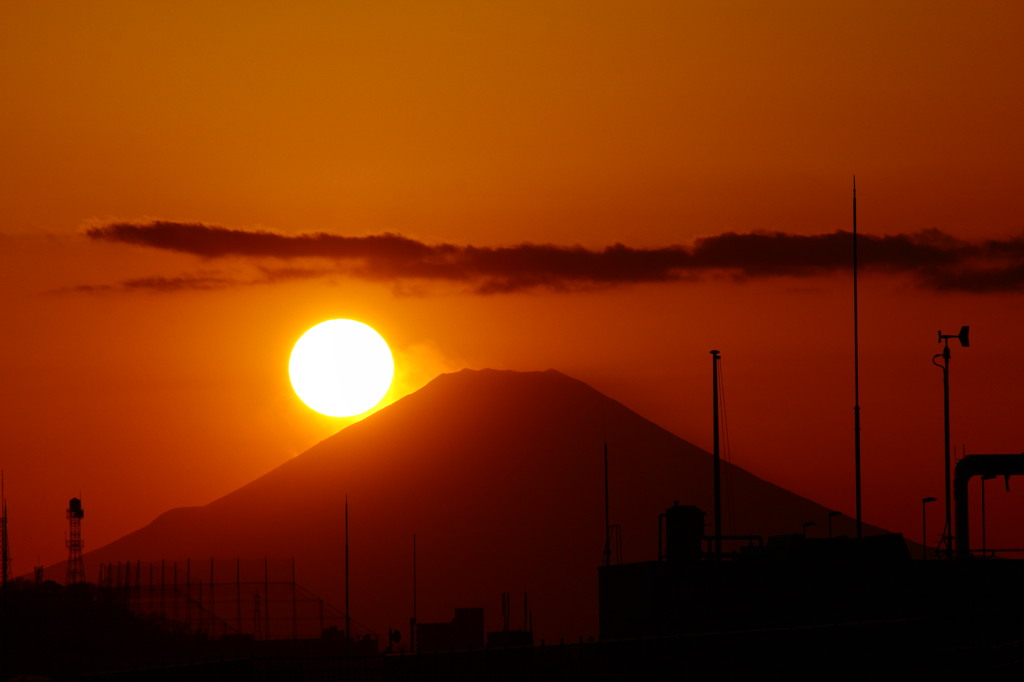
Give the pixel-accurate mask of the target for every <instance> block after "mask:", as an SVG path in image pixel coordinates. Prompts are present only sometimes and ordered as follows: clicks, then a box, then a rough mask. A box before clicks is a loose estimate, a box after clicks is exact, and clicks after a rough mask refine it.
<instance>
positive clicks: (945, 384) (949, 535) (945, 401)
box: [942, 341, 953, 558]
mask: <svg viewBox="0 0 1024 682" xmlns="http://www.w3.org/2000/svg"><path fill="white" fill-rule="evenodd" d="M942 360H943V364H942V419H943V425H942V430H943V437H944V441H945V443H944V451H943V452H944V454H943V460H942V461H943V465H944V467H945V473H946V536H945V539H944V541H945V543H946V554H947V556H948V557H950V558H952V557H953V525H952V524H953V506H952V498H951V496H950V480H949V477H950V468H951V466H950V461H949V460H950V456H949V341H946V345H945V347H944V348H943V349H942Z"/></svg>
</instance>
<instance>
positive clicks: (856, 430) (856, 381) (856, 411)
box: [853, 175, 863, 539]
mask: <svg viewBox="0 0 1024 682" xmlns="http://www.w3.org/2000/svg"><path fill="white" fill-rule="evenodd" d="M853 469H854V484H853V486H854V495H855V496H856V498H857V503H856V504H857V538H858V539H860V538H861V537H863V526H862V521H861V509H860V330H859V327H858V319H857V176H856V175H855V176H853Z"/></svg>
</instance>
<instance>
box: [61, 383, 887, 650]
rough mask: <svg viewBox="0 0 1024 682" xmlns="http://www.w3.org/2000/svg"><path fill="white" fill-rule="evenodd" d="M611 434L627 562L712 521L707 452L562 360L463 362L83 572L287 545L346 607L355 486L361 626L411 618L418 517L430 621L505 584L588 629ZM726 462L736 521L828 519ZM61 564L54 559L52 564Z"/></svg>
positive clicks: (116, 547)
mask: <svg viewBox="0 0 1024 682" xmlns="http://www.w3.org/2000/svg"><path fill="white" fill-rule="evenodd" d="M709 421H710V420H709ZM605 443H607V445H608V454H609V478H610V500H611V501H610V514H611V522H612V523H613V524H617V525H619V526H620V528H621V554H622V560H623V561H626V562H629V561H639V560H647V559H654V558H656V555H657V548H658V516H659V514H661V513H662V512H663V511H664V510H665V509H666V508H667V507H669V506H671V505H672V504H673V502H674V501H677V500H678V501H679V502H680V503H681V504H692V505H698V506H700V507H702V508H703V509H705V510H708V512H709V513H708V516H707V518H706V520H707V523H708V532H709V533H710V532H711V531H710V524H711V522H712V518H711V514H710V510H711V509H712V487H711V481H712V456H711V455H710V454H709V453H707V452H705V451H704V450H701V449H700V448H698V447H696V446H694V445H692V444H691V443H688V442H687V441H685V440H682V439H681V438H679V437H677V436H675V435H673V434H671V433H669V432H668V431H666V430H664V429H662V428H660V427H659V426H657V425H656V424H654V423H652V422H650V421H648V420H646V419H644V418H643V417H641V416H639V415H637V414H636V413H634V412H633V411H631V410H630V409H628V408H627V407H625V406H624V405H622V404H620V403H618V402H616V401H615V400H612V399H611V398H608V397H606V396H604V395H602V394H601V393H599V392H598V391H595V390H594V389H592V388H590V387H589V386H587V385H586V384H584V383H582V382H580V381H577V380H575V379H572V378H570V377H568V376H566V375H564V374H561V373H559V372H557V371H554V370H548V371H545V372H511V371H496V370H481V371H472V370H463V371H461V372H456V373H453V374H445V375H441V376H439V377H437V378H436V379H434V380H433V381H432V382H430V383H429V384H428V385H427V386H425V387H424V388H422V389H421V390H419V391H417V392H416V393H413V394H411V395H408V396H406V397H404V398H402V399H401V400H399V401H397V402H395V403H394V404H392V405H390V406H389V407H387V408H384V409H382V410H380V411H379V412H377V413H375V414H374V415H372V416H370V417H368V418H366V419H364V420H362V421H360V422H358V423H356V424H353V425H351V426H349V427H347V428H345V429H344V430H342V431H340V432H339V433H337V434H335V435H334V436H331V437H330V438H327V439H326V440H324V441H322V442H321V443H319V444H318V445H316V446H314V447H312V448H310V449H309V450H307V451H306V452H304V453H302V454H301V455H299V456H297V457H295V458H294V459H292V460H290V461H288V462H286V463H285V464H283V465H281V466H279V467H278V468H276V469H274V470H273V471H271V472H269V473H267V474H266V475H264V476H262V477H260V478H258V479H256V480H254V481H252V482H251V483H249V484H248V485H246V486H244V487H242V488H239V489H238V490H236V491H234V492H232V493H230V494H228V495H225V496H224V497H222V498H220V499H217V500H215V501H214V502H211V503H210V504H207V505H205V506H202V507H188V508H179V509H173V510H171V511H168V512H167V513H165V514H163V515H161V516H159V517H158V518H157V519H156V520H154V521H153V522H152V523H150V524H149V525H147V526H145V527H143V528H141V529H139V530H137V531H135V532H133V533H130V534H129V535H126V536H125V537H123V538H121V539H119V540H117V541H115V542H112V543H110V544H108V545H106V546H104V547H101V548H98V549H96V550H94V551H91V552H89V553H88V554H87V555H86V557H85V561H86V576H87V578H88V579H89V580H93V579H94V576H95V575H96V574H97V571H98V567H99V564H100V563H101V562H102V563H111V562H112V563H115V564H116V563H117V562H119V561H125V562H128V561H130V562H136V561H141V562H143V563H145V562H160V561H161V560H162V559H163V560H167V561H168V562H169V561H175V560H176V561H183V560H184V559H185V558H186V557H189V558H191V559H192V560H193V561H194V562H202V561H207V562H209V560H210V559H211V558H216V559H218V560H225V561H229V560H230V561H234V560H235V558H236V557H241V558H242V559H257V558H259V559H262V558H263V557H271V558H276V559H287V558H289V557H294V558H295V563H296V565H297V576H298V582H299V583H300V584H302V585H303V586H304V587H306V588H308V589H310V590H312V591H313V592H315V593H317V594H318V595H320V596H321V597H323V598H325V599H327V600H328V601H330V602H332V603H333V604H336V605H338V606H339V607H340V606H341V605H342V604H343V603H344V590H343V585H344V582H343V575H344V573H343V571H344V568H343V567H344V505H345V498H346V495H347V496H348V499H349V505H350V523H349V537H350V545H351V559H350V565H351V595H350V599H351V611H352V618H353V620H354V621H355V622H356V623H357V624H358V625H359V628H361V629H362V628H365V629H369V630H371V631H374V632H376V633H378V634H379V635H380V637H381V640H383V639H384V635H385V634H386V632H387V630H388V628H389V627H393V628H396V629H401V630H402V631H403V635H404V636H407V635H408V633H407V624H408V622H409V617H410V616H411V615H412V535H413V534H414V533H415V534H416V537H417V547H418V616H419V621H420V622H438V621H447V620H449V619H450V618H451V615H452V613H453V609H454V608H456V607H475V606H480V607H484V608H485V609H486V615H487V622H486V625H487V628H488V629H490V630H494V629H498V628H499V627H500V622H501V621H500V603H501V594H502V592H511V593H512V594H513V596H514V598H516V599H518V595H521V594H522V593H523V592H527V593H529V602H530V610H531V612H532V614H533V625H534V628H535V630H536V633H537V638H538V640H539V639H542V638H546V640H547V642H548V643H552V642H555V641H558V639H559V638H560V637H565V638H566V639H567V640H570V639H571V640H575V639H576V638H577V637H579V636H585V637H586V636H593V635H596V634H597V623H598V612H597V601H598V600H597V592H598V591H597V566H598V565H599V564H600V563H601V561H602V557H603V550H604V542H605V541H604V537H605V531H604V477H603V456H602V451H603V446H604V444H605ZM723 479H724V481H725V483H726V491H727V492H728V493H729V494H728V495H727V496H726V498H725V500H726V502H725V504H724V505H723V507H724V509H726V510H729V513H724V514H723V516H724V517H725V524H724V526H725V527H724V531H725V533H726V534H734V535H762V536H770V535H777V534H785V533H798V532H800V531H801V528H802V526H803V524H804V522H806V521H815V522H816V523H817V526H818V528H817V529H818V530H822V529H823V527H824V525H825V524H826V522H827V521H826V519H827V514H828V510H827V509H826V508H824V507H822V506H821V505H818V504H816V503H814V502H812V501H810V500H808V499H805V498H803V497H800V496H799V495H796V494H794V493H791V492H789V491H787V490H784V489H782V488H780V487H778V486H775V485H773V484H771V483H768V482H766V481H764V480H762V479H760V478H757V477H756V476H754V475H752V474H750V473H748V472H746V471H744V470H743V469H741V468H739V467H736V466H731V465H728V464H726V465H725V469H724V475H723ZM834 524H835V528H836V530H837V533H838V532H839V531H842V532H846V533H849V532H851V530H852V528H853V522H852V521H851V520H850V519H848V518H846V517H841V518H837V519H835V520H834ZM868 532H870V533H876V532H881V531H880V530H879V529H877V528H868ZM63 572H64V566H63V564H61V565H58V566H55V567H52V568H51V569H50V572H49V574H50V575H51V576H53V577H56V578H57V579H58V580H59V579H60V576H62V575H63ZM197 573H198V570H197ZM232 578H233V576H232ZM246 609H247V613H248V610H251V609H250V607H249V606H247V607H246ZM513 614H514V615H513V619H512V625H513V627H519V626H521V625H522V616H519V615H518V610H517V609H514V610H513ZM353 630H354V631H356V632H359V630H358V629H357V628H355V627H354V628H353Z"/></svg>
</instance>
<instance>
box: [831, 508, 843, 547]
mask: <svg viewBox="0 0 1024 682" xmlns="http://www.w3.org/2000/svg"><path fill="white" fill-rule="evenodd" d="M842 515H843V514H842V512H837V511H830V512H829V513H828V539H829V540H831V539H832V519H834V518H835V517H837V516H842Z"/></svg>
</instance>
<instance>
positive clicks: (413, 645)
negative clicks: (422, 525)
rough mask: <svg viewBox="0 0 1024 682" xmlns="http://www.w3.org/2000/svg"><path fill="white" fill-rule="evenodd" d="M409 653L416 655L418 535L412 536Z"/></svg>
mask: <svg viewBox="0 0 1024 682" xmlns="http://www.w3.org/2000/svg"><path fill="white" fill-rule="evenodd" d="M409 651H411V652H412V653H416V533H413V534H412V618H410V619H409Z"/></svg>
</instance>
